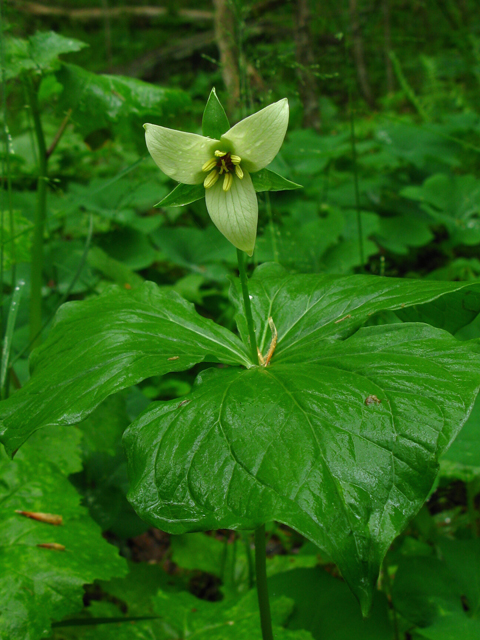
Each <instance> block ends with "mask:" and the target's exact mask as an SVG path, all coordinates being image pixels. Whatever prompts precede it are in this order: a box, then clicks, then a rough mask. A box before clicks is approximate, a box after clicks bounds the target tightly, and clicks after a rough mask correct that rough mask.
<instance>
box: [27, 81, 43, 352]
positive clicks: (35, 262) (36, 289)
mask: <svg viewBox="0 0 480 640" xmlns="http://www.w3.org/2000/svg"><path fill="white" fill-rule="evenodd" d="M27 90H28V98H29V102H30V109H31V113H32V118H33V126H34V130H35V137H36V139H37V147H38V183H37V207H36V209H35V216H34V230H33V241H32V252H31V294H30V295H31V297H30V339H31V340H32V343H33V346H34V347H35V346H37V345H38V344H39V343H40V332H41V329H42V284H43V278H42V276H43V239H44V233H45V220H46V214H47V162H48V156H47V147H46V145H45V136H44V134H43V128H42V122H41V119H40V109H39V106H38V96H37V91H36V88H35V86H34V85H33V84H30V83H29V84H28V86H27Z"/></svg>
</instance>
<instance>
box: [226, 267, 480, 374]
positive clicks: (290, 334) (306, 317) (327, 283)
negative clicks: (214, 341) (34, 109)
mask: <svg viewBox="0 0 480 640" xmlns="http://www.w3.org/2000/svg"><path fill="white" fill-rule="evenodd" d="M249 288H250V295H251V296H252V306H253V317H254V321H255V327H256V334H257V341H258V346H259V348H260V350H261V352H262V353H263V354H264V355H265V354H266V352H267V350H268V347H269V344H270V339H271V333H270V329H269V325H268V317H269V316H271V317H272V318H273V321H274V323H275V325H276V328H277V330H278V342H277V347H276V350H275V355H274V359H275V361H277V362H279V361H281V362H285V361H287V360H288V361H290V360H292V359H293V360H294V361H299V360H300V361H301V360H302V359H303V358H304V357H305V354H310V353H311V350H312V349H315V350H318V351H321V350H322V349H323V343H322V340H325V339H329V340H335V339H342V338H345V337H347V336H349V335H351V334H352V333H353V332H354V331H357V329H358V328H359V327H361V326H362V325H363V324H365V322H367V321H368V320H369V319H370V318H371V317H372V316H373V315H374V314H376V313H379V312H383V311H387V310H390V311H395V312H396V313H397V315H399V316H401V317H402V319H403V318H405V319H408V320H409V321H416V320H421V321H427V322H429V323H431V324H432V325H433V326H437V327H440V328H442V329H446V330H447V331H450V332H452V333H455V332H456V331H458V330H459V329H460V328H461V327H463V326H465V325H466V324H469V323H470V322H471V321H472V320H473V319H474V318H475V316H476V315H477V314H478V312H479V311H480V285H479V284H478V283H468V282H435V281H429V280H409V279H406V278H405V279H400V278H381V277H377V276H364V275H354V276H342V277H338V276H331V275H291V276H288V277H286V275H285V271H284V270H283V269H282V268H281V267H280V266H279V265H271V264H265V265H262V266H261V267H259V268H258V269H257V270H256V271H255V273H254V275H253V277H252V278H251V280H250V283H249ZM232 296H233V299H234V302H235V304H236V306H237V309H238V310H239V315H238V317H237V324H238V328H239V331H240V334H241V335H242V337H243V339H244V341H245V342H246V343H247V342H248V331H247V327H246V323H245V320H244V318H243V311H242V297H241V291H240V284H239V283H238V282H237V281H236V284H235V287H234V288H233V289H232Z"/></svg>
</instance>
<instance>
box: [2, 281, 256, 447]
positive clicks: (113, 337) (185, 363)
mask: <svg viewBox="0 0 480 640" xmlns="http://www.w3.org/2000/svg"><path fill="white" fill-rule="evenodd" d="M203 360H207V361H208V360H210V361H213V362H216V361H221V362H225V363H229V364H245V365H247V366H248V364H249V359H248V355H247V351H246V348H245V346H244V345H243V344H242V343H241V342H240V340H239V339H238V338H237V337H236V336H234V335H233V334H232V333H230V332H229V331H227V330H226V329H224V328H223V327H220V326H217V325H215V324H214V323H213V322H212V321H211V320H207V319H205V318H202V317H201V316H199V315H198V314H197V313H196V312H195V310H194V308H193V305H191V304H188V303H187V302H185V301H184V300H183V299H182V298H181V297H180V296H179V295H178V294H175V293H174V292H168V291H160V290H159V289H158V287H157V286H156V285H155V284H153V283H151V282H147V283H145V284H144V285H143V286H142V287H140V288H138V289H135V290H131V291H128V290H127V291H125V290H121V289H119V288H117V287H112V288H111V289H109V290H108V291H107V292H106V293H105V294H104V295H101V296H98V297H96V298H91V299H90V300H86V301H84V302H72V303H67V304H66V305H63V307H62V308H61V309H60V311H59V312H58V314H57V320H56V324H55V326H54V327H53V328H52V330H51V332H50V334H49V337H48V340H47V341H46V342H45V344H44V345H42V346H41V347H40V348H39V349H38V350H37V351H36V352H35V353H34V354H33V356H32V359H31V365H32V368H33V370H34V375H33V377H32V378H31V380H30V381H29V382H28V383H27V384H26V385H25V386H24V387H23V388H22V389H20V390H19V391H17V392H16V393H14V394H13V395H12V396H11V397H10V398H9V399H8V400H5V401H3V402H2V403H0V420H1V422H0V441H1V442H3V444H4V445H5V447H6V449H7V451H8V452H9V453H10V454H13V453H14V452H15V451H16V449H18V447H19V446H21V445H22V444H23V442H25V440H26V439H27V438H28V437H29V436H30V435H31V434H32V433H33V432H34V431H36V430H37V429H40V428H42V427H43V426H47V425H49V426H50V425H56V424H59V425H60V424H63V425H66V424H74V423H77V422H80V421H81V420H83V419H84V418H85V417H86V416H87V415H88V414H89V413H91V412H92V411H93V409H94V408H95V407H96V406H98V405H99V404H100V402H102V400H104V399H105V398H106V397H107V396H109V395H111V394H112V393H115V392H117V391H120V390H121V389H124V388H126V387H129V386H132V385H134V384H137V383H138V382H140V381H141V380H144V379H145V378H148V377H151V376H154V375H163V374H164V373H167V372H170V371H184V370H186V369H189V368H190V367H192V366H193V365H194V364H196V363H198V362H202V361H203Z"/></svg>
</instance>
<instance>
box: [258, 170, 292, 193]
mask: <svg viewBox="0 0 480 640" xmlns="http://www.w3.org/2000/svg"><path fill="white" fill-rule="evenodd" d="M252 182H253V186H254V188H255V191H256V192H257V193H259V192H261V191H291V190H293V189H303V186H302V185H301V184H297V183H296V182H291V180H287V179H286V178H284V177H283V176H281V175H279V174H278V173H275V172H274V171H270V170H269V169H262V170H261V171H257V172H256V173H252Z"/></svg>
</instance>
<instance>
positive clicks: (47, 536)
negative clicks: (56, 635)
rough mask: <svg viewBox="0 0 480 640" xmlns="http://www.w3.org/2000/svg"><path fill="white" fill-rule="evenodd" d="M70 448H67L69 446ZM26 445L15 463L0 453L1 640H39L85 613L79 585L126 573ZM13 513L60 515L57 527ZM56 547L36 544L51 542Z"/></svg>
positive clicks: (58, 475) (55, 472)
mask: <svg viewBox="0 0 480 640" xmlns="http://www.w3.org/2000/svg"><path fill="white" fill-rule="evenodd" d="M66 443H67V447H66V448H67V449H68V450H69V451H71V450H72V448H71V446H70V445H69V444H68V440H67V441H63V446H64V448H65V445H66ZM52 456H53V457H56V456H55V448H54V449H53V450H52V451H50V452H49V454H48V455H47V454H46V450H44V451H43V459H40V457H39V456H38V455H36V453H35V452H34V450H33V448H31V447H30V444H29V446H28V447H25V449H24V450H22V452H21V454H20V455H19V456H18V459H17V460H15V461H14V462H12V461H10V460H8V459H7V458H6V456H5V455H4V454H1V453H0V477H1V480H0V637H1V638H2V640H37V639H38V638H45V637H47V636H49V633H50V623H51V620H52V619H53V620H59V619H60V618H63V617H64V616H66V615H68V614H72V613H76V612H77V611H79V610H81V609H82V606H83V603H82V597H83V594H84V592H83V585H84V583H89V582H93V581H94V580H95V579H97V578H101V579H104V580H107V579H109V578H111V577H112V576H121V575H123V574H125V573H126V564H125V561H124V560H122V559H121V558H120V557H119V555H118V550H117V549H116V548H115V547H113V546H112V545H109V544H108V543H107V542H106V541H105V540H104V539H103V538H102V536H101V531H100V528H99V527H98V526H97V525H96V524H95V523H94V522H93V520H92V519H91V518H90V517H89V516H88V512H87V511H86V509H85V508H84V507H81V506H80V504H79V502H80V496H79V495H78V494H77V493H76V491H75V489H74V488H73V487H72V485H71V484H70V482H69V481H68V479H67V477H66V476H65V475H64V474H63V473H62V472H61V471H60V470H59V468H58V467H57V466H56V465H55V464H52V463H51V462H50V461H49V459H48V458H51V457H52ZM17 511H30V512H37V513H38V512H40V513H49V514H54V515H58V516H61V517H62V519H63V522H62V524H61V525H59V526H55V525H52V524H48V523H46V522H42V521H38V520H33V519H31V518H28V517H25V516H23V515H21V514H19V513H17ZM52 543H54V544H57V545H62V546H63V547H64V550H62V549H61V547H58V548H48V547H41V546H39V545H45V544H46V545H49V544H52Z"/></svg>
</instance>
